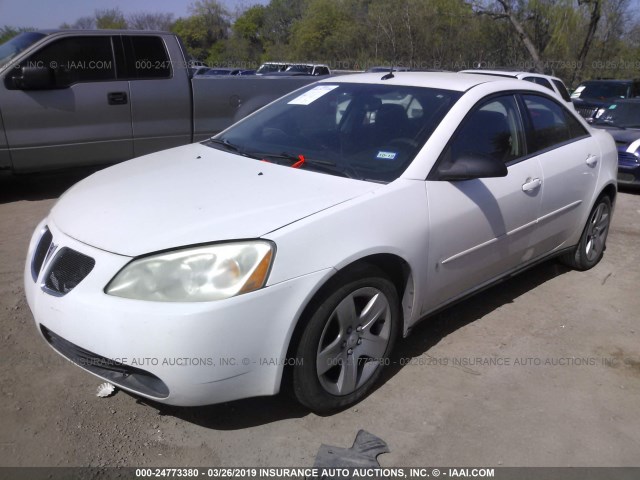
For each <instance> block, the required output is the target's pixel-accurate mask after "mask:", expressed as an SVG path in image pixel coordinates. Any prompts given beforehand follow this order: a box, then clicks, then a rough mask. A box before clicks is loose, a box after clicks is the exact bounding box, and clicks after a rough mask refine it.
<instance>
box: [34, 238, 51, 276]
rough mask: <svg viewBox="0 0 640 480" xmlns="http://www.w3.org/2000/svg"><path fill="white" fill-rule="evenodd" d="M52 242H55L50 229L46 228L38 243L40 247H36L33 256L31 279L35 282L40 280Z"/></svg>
mask: <svg viewBox="0 0 640 480" xmlns="http://www.w3.org/2000/svg"><path fill="white" fill-rule="evenodd" d="M51 240H53V237H52V235H51V232H50V231H49V229H48V228H45V231H44V233H43V234H42V236H41V237H40V241H39V242H38V246H37V247H36V251H35V253H34V254H33V259H32V260H31V277H32V278H33V281H34V282H35V281H36V280H37V279H38V275H40V270H41V269H42V264H43V263H44V260H45V258H47V254H48V253H49V247H51Z"/></svg>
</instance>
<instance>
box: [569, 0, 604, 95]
mask: <svg viewBox="0 0 640 480" xmlns="http://www.w3.org/2000/svg"><path fill="white" fill-rule="evenodd" d="M578 5H586V6H588V7H589V9H590V15H589V27H588V28H587V34H586V35H585V37H584V42H583V43H582V48H581V49H580V53H579V54H578V59H577V62H576V68H574V70H573V75H572V76H571V81H570V82H569V83H572V84H573V82H574V81H575V79H576V77H577V76H578V71H579V70H580V69H581V68H582V65H583V63H584V61H585V60H586V58H587V54H588V53H589V49H590V48H591V44H592V43H593V38H594V35H595V34H596V30H597V28H598V22H599V21H600V16H601V13H602V3H601V0H578Z"/></svg>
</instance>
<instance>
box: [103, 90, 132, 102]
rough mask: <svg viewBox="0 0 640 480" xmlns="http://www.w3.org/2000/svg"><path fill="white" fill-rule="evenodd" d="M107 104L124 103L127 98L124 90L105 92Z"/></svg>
mask: <svg viewBox="0 0 640 480" xmlns="http://www.w3.org/2000/svg"><path fill="white" fill-rule="evenodd" d="M107 100H108V102H109V105H126V104H127V101H128V98H127V93H126V92H109V93H107Z"/></svg>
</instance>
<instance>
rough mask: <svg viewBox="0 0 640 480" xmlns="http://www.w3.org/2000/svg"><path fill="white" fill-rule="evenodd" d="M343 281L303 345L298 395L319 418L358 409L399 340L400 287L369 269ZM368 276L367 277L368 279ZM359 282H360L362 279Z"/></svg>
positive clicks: (327, 300) (307, 332)
mask: <svg viewBox="0 0 640 480" xmlns="http://www.w3.org/2000/svg"><path fill="white" fill-rule="evenodd" d="M359 270H361V271H360V272H359V273H361V274H363V275H362V276H360V275H358V276H357V277H356V275H354V274H353V273H355V272H353V273H352V274H351V275H349V276H348V277H345V278H344V279H342V280H339V281H338V282H337V284H336V286H335V287H334V288H333V289H332V290H331V291H329V293H328V294H327V295H326V296H325V297H324V299H323V301H321V302H320V304H319V306H318V307H317V308H316V310H315V312H313V313H312V314H311V317H310V320H309V322H308V323H307V325H306V327H305V330H304V332H303V333H302V337H301V339H300V342H299V344H298V349H297V354H296V357H297V358H299V359H302V362H300V364H297V365H296V367H295V370H294V372H293V388H294V393H295V395H296V397H297V398H298V400H299V401H300V403H302V404H303V405H305V406H307V407H309V408H310V409H311V410H313V411H316V412H319V413H321V412H330V411H333V410H337V409H341V408H345V407H347V406H349V405H352V404H354V403H356V402H357V401H359V400H360V399H361V398H362V397H364V396H365V395H366V394H367V393H368V392H369V391H370V390H371V388H372V386H373V385H374V383H375V381H376V379H377V378H378V376H379V375H380V371H381V369H382V367H383V366H384V365H385V364H388V363H389V353H390V352H391V349H392V347H393V344H394V343H395V339H396V337H397V333H398V328H399V322H400V308H399V301H398V294H397V292H396V289H395V287H394V285H393V284H392V283H391V282H390V281H389V280H388V279H387V278H385V277H384V276H383V274H382V273H381V272H379V271H378V270H377V269H375V268H372V267H367V268H366V269H364V271H362V269H359ZM364 274H366V276H365V275H364ZM358 277H359V278H358Z"/></svg>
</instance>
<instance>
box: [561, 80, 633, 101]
mask: <svg viewBox="0 0 640 480" xmlns="http://www.w3.org/2000/svg"><path fill="white" fill-rule="evenodd" d="M627 90H628V85H626V84H624V83H614V82H607V83H587V84H583V85H580V86H578V88H576V90H575V91H574V92H573V94H572V95H571V97H572V98H601V99H605V98H627V95H628V93H627Z"/></svg>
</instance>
